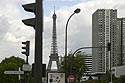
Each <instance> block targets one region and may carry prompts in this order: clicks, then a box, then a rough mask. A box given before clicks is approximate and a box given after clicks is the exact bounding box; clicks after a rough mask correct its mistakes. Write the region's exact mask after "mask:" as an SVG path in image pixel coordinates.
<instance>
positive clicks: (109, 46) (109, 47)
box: [107, 42, 111, 51]
mask: <svg viewBox="0 0 125 83" xmlns="http://www.w3.org/2000/svg"><path fill="white" fill-rule="evenodd" d="M107 49H108V51H111V43H110V42H108V44H107Z"/></svg>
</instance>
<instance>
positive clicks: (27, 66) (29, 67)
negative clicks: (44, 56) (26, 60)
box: [23, 64, 32, 71]
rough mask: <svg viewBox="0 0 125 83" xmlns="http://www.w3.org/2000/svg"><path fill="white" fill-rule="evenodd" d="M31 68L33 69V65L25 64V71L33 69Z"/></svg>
mask: <svg viewBox="0 0 125 83" xmlns="http://www.w3.org/2000/svg"><path fill="white" fill-rule="evenodd" d="M31 70H32V67H31V65H28V64H24V65H23V71H31Z"/></svg>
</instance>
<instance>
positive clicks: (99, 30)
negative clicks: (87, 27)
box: [92, 9, 118, 72]
mask: <svg viewBox="0 0 125 83" xmlns="http://www.w3.org/2000/svg"><path fill="white" fill-rule="evenodd" d="M116 28H117V10H116V9H98V10H96V11H95V12H94V13H93V15H92V47H104V46H107V44H108V42H110V43H111V51H110V52H108V50H107V48H94V49H92V71H93V72H106V71H107V70H108V69H109V68H110V62H111V67H113V66H116V65H117V63H118V61H117V55H116ZM110 55H111V58H110ZM110 60H111V61H110Z"/></svg>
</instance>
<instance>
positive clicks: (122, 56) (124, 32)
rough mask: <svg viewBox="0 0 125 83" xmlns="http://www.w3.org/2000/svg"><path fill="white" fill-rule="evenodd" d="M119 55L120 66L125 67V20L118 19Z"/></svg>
mask: <svg viewBox="0 0 125 83" xmlns="http://www.w3.org/2000/svg"><path fill="white" fill-rule="evenodd" d="M117 55H118V56H119V58H118V60H119V66H122V65H125V18H117Z"/></svg>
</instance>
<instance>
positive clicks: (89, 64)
mask: <svg viewBox="0 0 125 83" xmlns="http://www.w3.org/2000/svg"><path fill="white" fill-rule="evenodd" d="M85 65H86V66H87V70H86V73H88V74H90V73H92V54H87V55H86V56H85Z"/></svg>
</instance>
